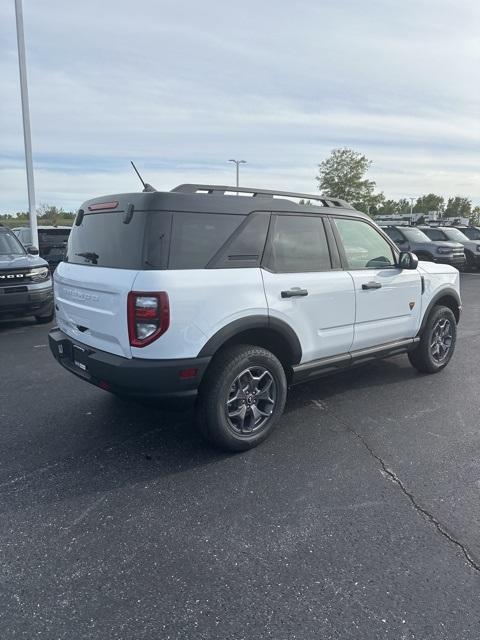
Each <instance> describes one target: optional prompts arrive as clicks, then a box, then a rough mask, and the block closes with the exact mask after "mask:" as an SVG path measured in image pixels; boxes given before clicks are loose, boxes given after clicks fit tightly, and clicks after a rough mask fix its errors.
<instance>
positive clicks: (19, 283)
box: [0, 225, 54, 323]
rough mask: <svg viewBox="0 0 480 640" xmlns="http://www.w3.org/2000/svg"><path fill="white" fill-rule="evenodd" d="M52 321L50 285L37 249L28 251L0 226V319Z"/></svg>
mask: <svg viewBox="0 0 480 640" xmlns="http://www.w3.org/2000/svg"><path fill="white" fill-rule="evenodd" d="M29 315H32V316H35V319H36V320H37V322H40V323H44V322H51V321H52V320H53V317H54V310H53V285H52V278H51V276H50V271H49V269H48V264H47V262H46V261H45V260H43V259H42V258H40V257H39V256H38V249H36V248H35V247H30V249H29V250H28V251H27V250H26V249H25V248H24V247H23V245H22V244H21V243H20V241H19V240H18V238H17V237H16V235H15V234H14V233H12V231H10V229H7V227H4V226H2V225H0V317H5V316H10V317H19V316H29Z"/></svg>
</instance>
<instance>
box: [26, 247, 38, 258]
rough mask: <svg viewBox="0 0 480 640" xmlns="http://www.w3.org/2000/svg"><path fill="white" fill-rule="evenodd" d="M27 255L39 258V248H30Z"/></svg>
mask: <svg viewBox="0 0 480 640" xmlns="http://www.w3.org/2000/svg"><path fill="white" fill-rule="evenodd" d="M27 253H29V254H30V255H31V256H38V249H37V247H28V248H27Z"/></svg>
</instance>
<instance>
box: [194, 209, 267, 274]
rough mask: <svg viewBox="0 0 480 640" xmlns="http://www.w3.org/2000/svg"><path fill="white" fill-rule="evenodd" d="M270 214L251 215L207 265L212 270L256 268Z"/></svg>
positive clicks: (261, 252) (265, 236) (265, 237)
mask: <svg viewBox="0 0 480 640" xmlns="http://www.w3.org/2000/svg"><path fill="white" fill-rule="evenodd" d="M269 221H270V214H268V213H251V214H249V215H248V216H247V217H246V219H245V221H244V222H243V223H242V225H241V226H240V227H239V228H238V229H237V230H236V231H235V232H234V233H233V235H232V237H231V238H230V240H229V241H228V242H227V244H226V245H225V246H224V247H223V248H222V249H221V250H220V253H218V254H217V255H215V256H214V257H213V259H212V260H211V261H210V263H209V264H208V265H207V266H208V267H209V268H212V269H235V268H243V269H245V268H246V267H258V266H259V265H260V260H261V257H262V254H263V249H264V247H265V241H266V239H267V232H268V223H269Z"/></svg>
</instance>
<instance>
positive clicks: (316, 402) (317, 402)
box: [312, 398, 327, 411]
mask: <svg viewBox="0 0 480 640" xmlns="http://www.w3.org/2000/svg"><path fill="white" fill-rule="evenodd" d="M312 402H313V404H314V405H315V406H316V407H318V408H319V409H320V410H321V411H325V410H326V408H327V405H326V404H325V403H324V402H322V401H321V400H314V399H313V398H312Z"/></svg>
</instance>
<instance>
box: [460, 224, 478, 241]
mask: <svg viewBox="0 0 480 640" xmlns="http://www.w3.org/2000/svg"><path fill="white" fill-rule="evenodd" d="M455 229H458V230H459V231H461V232H462V233H463V235H464V236H467V238H468V239H469V240H480V227H473V226H470V227H457V226H456V227H455Z"/></svg>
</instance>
